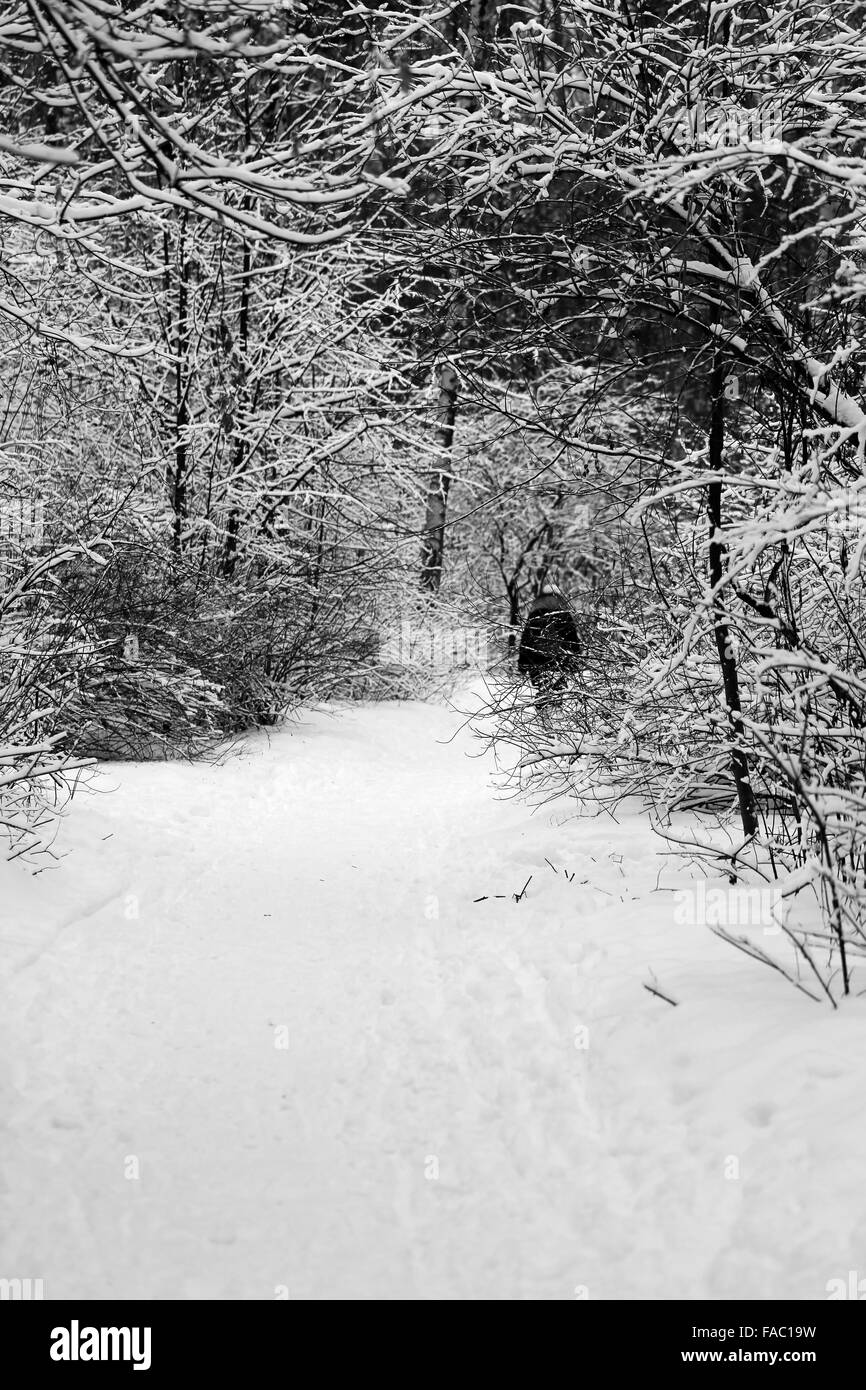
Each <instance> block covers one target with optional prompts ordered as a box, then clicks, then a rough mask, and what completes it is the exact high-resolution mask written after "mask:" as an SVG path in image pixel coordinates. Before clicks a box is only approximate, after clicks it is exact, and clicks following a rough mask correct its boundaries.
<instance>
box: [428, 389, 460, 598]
mask: <svg viewBox="0 0 866 1390" xmlns="http://www.w3.org/2000/svg"><path fill="white" fill-rule="evenodd" d="M457 391H458V379H457V373H456V371H455V370H454V368H453V367H452V366H451V364H450V363H446V364H445V365H444V366H443V367H442V369H441V371H440V373H439V402H438V406H437V411H436V417H437V430H436V441H437V444H438V446H439V450H440V453H441V455H442V457H443V464H442V466H441V467H440V468H437V469H436V471H435V472H434V473H433V474H431V477H430V482H429V484H428V488H427V512H426V518H425V524H424V542H423V545H422V548H421V587H422V588H423V589H429V590H430V591H431V592H432V593H438V591H439V588H440V586H441V583H442V561H443V557H444V552H445V521H446V516H447V511H448V490H449V488H450V486H451V477H452V474H451V468H450V464H451V453H452V449H453V446H454V426H455V423H456V420H457Z"/></svg>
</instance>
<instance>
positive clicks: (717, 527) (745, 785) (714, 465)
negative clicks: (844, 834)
mask: <svg viewBox="0 0 866 1390" xmlns="http://www.w3.org/2000/svg"><path fill="white" fill-rule="evenodd" d="M724 379H725V371H724V367H723V366H722V365H721V363H717V365H716V366H715V367H714V368H713V374H712V379H711V393H712V399H711V413H710V449H709V464H710V468H711V469H712V471H713V472H714V473H718V472H721V469H722V466H723V462H724V445H725V412H724ZM707 516H708V518H709V523H710V559H709V574H710V585H711V587H712V590H713V628H714V632H715V638H716V650H717V651H718V654H719V666H720V669H721V673H722V687H723V690H724V695H725V703H726V705H727V707H728V713H729V715H730V719H731V727H732V728H733V731H734V735H735V737H736V738H742V736H743V720H742V705H741V703H740V683H739V677H738V675H737V663H736V658H735V657H734V650H733V646H732V644H731V632H730V628H729V627H728V623H727V620H726V618H725V611H724V604H723V601H722V595H721V593H720V591H719V586H720V584H721V582H722V578H723V575H724V563H725V561H724V555H725V547H724V543H723V542H722V541H721V540H720V539H719V537H720V536H721V534H722V484H721V482H716V481H714V482H711V483H710V485H709V493H708V497H707ZM731 772H732V774H733V778H734V784H735V786H736V788H737V800H738V802H739V807H740V819H741V820H742V823H743V833H744V834H745V835H747V836H749V837H750V838H751V836H753V835H755V834H756V833H757V830H758V808H757V803H756V801H755V793H754V791H753V790H752V784H751V781H750V779H749V764H748V760H747V758H746V754H745V752H744V750H743V748H742V747H739V746H738V745H737V744H736V743H735V744H734V746H733V748H732V749H731Z"/></svg>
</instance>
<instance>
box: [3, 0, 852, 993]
mask: <svg viewBox="0 0 866 1390" xmlns="http://www.w3.org/2000/svg"><path fill="white" fill-rule="evenodd" d="M864 20H866V6H864V5H863V4H862V3H854V2H853V0H824V2H822V3H817V0H814V2H813V0H772V2H768V3H757V2H756V3H732V0H723V2H721V0H720V2H718V3H717V2H716V0H707V3H668V2H667V0H525V2H524V3H520V4H510V3H498V2H497V0H461V2H459V3H457V2H456V0H410V2H409V3H401V4H399V5H398V4H395V3H391V4H389V3H361V2H360V0H358V2H357V3H350V2H348V0H347V3H343V4H339V3H332V2H331V0H309V3H308V2H307V0H281V3H276V4H265V3H253V2H252V0H249V2H245V0H240V2H239V3H233V4H225V3H222V0H211V3H202V4H198V5H195V4H185V3H181V0H174V2H166V3H164V2H163V0H141V3H129V4H125V3H120V0H21V3H16V2H15V0H13V2H12V3H7V4H5V5H4V6H3V7H2V13H0V132H2V133H0V219H2V221H0V231H2V254H0V268H2V277H0V329H2V333H0V375H2V390H0V561H2V575H0V763H2V776H0V818H2V823H3V827H4V829H5V832H6V838H7V842H8V853H9V855H11V856H13V857H19V858H21V860H22V871H23V870H24V866H26V865H27V864H28V863H34V862H35V863H37V864H38V863H39V862H41V860H42V858H44V857H45V856H50V855H51V854H52V853H54V852H55V848H56V846H57V845H58V844H59V845H62V843H63V836H64V826H63V813H64V810H65V808H66V806H67V804H68V800H69V798H70V796H71V794H72V792H73V791H74V789H75V787H76V786H77V785H78V783H79V780H80V778H81V777H82V775H83V774H84V773H85V771H86V769H87V768H88V767H90V766H91V765H92V764H93V762H94V760H105V759H134V760H142V759H178V758H192V759H200V758H202V759H207V758H209V757H211V756H212V755H213V753H214V750H216V749H218V748H222V747H224V746H225V745H226V743H227V742H229V743H230V742H231V740H233V739H234V738H236V737H239V736H240V735H241V734H243V733H244V732H245V731H248V730H250V729H253V728H256V727H271V726H274V725H275V724H277V723H278V722H279V721H280V720H282V719H284V718H285V717H287V716H290V715H291V714H292V712H293V711H295V710H298V709H300V708H302V707H304V706H305V705H308V704H311V703H316V702H322V701H335V700H336V701H353V700H358V699H364V700H404V699H407V698H411V699H419V698H420V699H423V698H427V697H428V696H429V697H431V698H432V697H433V696H434V695H435V694H436V692H437V691H439V690H441V688H442V683H443V680H445V679H452V678H453V676H454V666H455V663H456V664H457V665H458V666H460V667H461V669H462V668H466V670H468V671H471V670H475V669H477V668H478V667H479V666H480V667H481V668H482V669H483V671H484V673H485V678H486V681H487V691H488V694H487V697H486V698H487V713H488V714H489V715H490V716H492V717H493V724H492V725H491V724H490V723H489V722H488V723H487V724H486V725H485V729H487V730H488V731H489V730H490V729H491V728H493V730H494V731H493V732H492V733H490V732H488V733H487V734H485V735H484V736H485V737H490V738H492V739H494V740H496V739H502V740H507V741H508V742H509V743H510V744H513V745H515V746H516V747H517V748H518V749H519V752H520V757H519V765H518V771H517V774H516V775H517V779H518V782H519V784H520V787H521V789H522V791H524V792H528V793H531V794H532V795H534V796H535V797H537V798H538V797H540V798H542V799H543V798H545V797H547V796H560V795H562V794H564V795H566V796H567V797H569V798H571V799H572V801H573V803H574V806H575V809H576V810H577V811H580V812H582V813H592V814H596V813H598V811H599V810H602V811H608V810H615V808H616V807H618V806H620V805H623V804H626V803H628V804H634V803H635V801H636V802H637V803H639V804H640V805H641V806H643V807H644V808H645V809H646V811H647V813H648V814H649V816H650V817H651V819H652V823H653V824H654V826H655V827H656V828H657V830H658V832H659V835H660V836H661V837H662V842H663V843H665V844H666V846H667V849H668V850H669V851H673V852H674V853H675V854H676V855H678V856H682V857H683V858H684V859H685V860H686V861H688V862H689V863H693V864H698V865H700V866H702V872H705V873H706V874H708V875H711V876H714V880H715V881H720V882H723V883H730V884H743V885H753V886H754V885H757V886H758V887H760V888H761V889H766V890H767V891H768V892H771V893H773V894H774V895H777V900H778V925H779V928H780V933H779V934H780V937H781V945H782V946H783V947H784V950H783V951H782V950H780V949H779V945H780V943H779V942H776V941H773V942H768V943H766V944H762V943H761V941H760V939H756V938H755V937H754V936H751V937H746V936H744V935H742V934H741V933H739V932H738V931H737V930H736V929H735V928H733V927H732V926H731V924H730V923H727V924H726V923H725V922H719V923H716V924H715V930H716V931H717V932H718V933H719V934H721V935H723V936H725V937H727V938H728V939H729V941H730V944H731V945H732V946H734V947H739V948H740V949H741V950H745V951H747V953H748V954H750V955H752V956H754V957H755V958H756V960H757V961H758V962H762V963H764V964H767V965H769V966H771V967H772V968H773V969H774V970H777V971H782V973H783V974H785V975H786V977H787V978H788V979H789V980H790V981H791V983H792V984H793V985H795V986H796V987H797V989H799V990H801V991H804V992H805V993H806V994H808V995H810V996H812V998H814V999H816V1000H820V1001H824V1002H825V1003H830V1004H831V1005H836V1004H838V1003H839V1001H840V1000H841V999H842V998H843V997H844V996H845V995H848V994H850V993H852V992H854V993H856V992H859V983H858V981H859V979H860V976H859V975H858V971H857V967H858V965H859V963H860V962H861V960H862V959H863V955H864V949H866V625H864V591H863V560H864V552H866V490H864V489H866V485H864V465H866V402H864V394H863V388H864V373H866V334H864V319H863V314H864V296H866V201H864V197H866V195H864V188H866V29H864ZM547 582H553V583H555V584H556V585H557V586H558V587H559V589H560V590H561V592H562V593H563V594H565V595H566V596H567V598H568V601H569V604H570V607H571V610H572V612H573V614H574V616H575V621H576V624H577V628H578V631H579V635H580V641H581V651H582V659H581V663H580V666H579V669H578V671H577V674H576V676H575V679H574V683H573V688H572V689H571V690H570V691H569V694H568V698H567V699H566V701H565V702H564V703H563V705H562V708H561V710H560V712H559V714H558V717H557V719H556V720H555V721H554V725H553V727H549V726H548V727H545V728H541V727H540V726H539V724H538V721H537V720H535V719H534V718H533V716H532V706H531V702H530V701H528V700H527V697H526V692H525V690H522V688H521V685H520V682H519V680H518V676H517V671H516V668H515V658H516V648H517V645H518V640H519V635H520V629H521V625H522V623H523V620H524V615H525V613H526V610H527V607H528V605H529V603H530V602H531V600H532V599H533V598H534V597H535V596H536V595H537V594H538V593H539V592H540V590H541V588H542V587H543V586H544V584H545V583H547ZM437 643H438V648H437ZM437 650H439V651H441V650H447V651H448V652H449V653H451V658H452V659H451V662H450V666H449V663H448V662H447V661H446V662H445V665H446V666H448V667H449V669H448V671H446V672H445V674H444V675H443V671H442V669H440V668H441V667H442V665H443V663H442V662H438V663H437V661H436V660H435V659H433V660H431V653H432V654H433V656H434V657H435V655H436V651H437ZM774 900H775V899H774ZM710 925H713V923H712V921H711V923H710Z"/></svg>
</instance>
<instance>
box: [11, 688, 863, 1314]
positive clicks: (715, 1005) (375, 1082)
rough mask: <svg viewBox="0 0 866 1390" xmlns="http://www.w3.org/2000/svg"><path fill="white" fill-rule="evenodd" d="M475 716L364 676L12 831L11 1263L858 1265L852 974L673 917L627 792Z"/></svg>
mask: <svg viewBox="0 0 866 1390" xmlns="http://www.w3.org/2000/svg"><path fill="white" fill-rule="evenodd" d="M463 723H464V721H463V720H462V718H461V717H460V715H459V714H458V713H456V712H454V711H453V710H450V709H447V708H444V707H437V706H431V705H423V704H379V705H360V706H352V707H347V708H343V709H341V710H339V711H333V710H331V711H319V712H315V713H310V714H307V715H305V716H304V717H303V719H302V720H301V721H300V722H298V723H297V724H295V725H294V726H290V727H287V728H285V729H282V730H280V731H278V732H276V733H274V734H272V735H271V737H270V738H266V737H265V736H264V735H256V736H254V737H252V738H251V739H250V740H249V742H248V743H247V745H246V746H245V749H244V751H243V752H242V753H241V754H240V755H239V756H235V757H230V758H227V759H226V760H225V761H223V762H222V763H220V764H216V765H197V766H187V765H180V764H151V765H132V764H125V765H114V766H112V767H106V768H104V769H103V771H102V774H101V776H100V778H99V780H98V782H97V784H96V785H97V787H98V789H99V791H100V792H101V793H102V794H99V795H82V796H80V797H79V798H77V799H76V801H75V803H74V805H73V809H72V813H71V815H70V816H69V818H68V820H67V822H66V824H65V825H64V827H63V830H62V841H61V843H62V847H63V849H64V850H65V851H66V852H67V853H66V857H65V858H64V859H63V860H62V861H61V863H60V864H59V865H58V866H57V867H56V868H54V869H49V870H46V871H45V872H42V873H40V874H38V875H37V876H32V875H31V874H29V873H28V872H27V870H26V869H25V868H24V867H23V866H22V865H21V864H4V865H3V866H2V867H0V888H2V908H0V936H2V959H3V972H4V975H3V988H4V996H5V1008H4V1010H3V1030H2V1031H3V1036H2V1039H0V1042H2V1057H3V1059H4V1061H3V1063H2V1068H3V1070H2V1076H0V1089H2V1111H0V1113H2V1115H3V1130H2V1138H0V1143H2V1151H3V1167H2V1171H3V1180H2V1183H0V1231H2V1235H0V1242H2V1244H0V1275H3V1276H4V1277H8V1278H12V1277H22V1278H23V1277H31V1278H37V1277H38V1278H42V1279H44V1281H45V1294H46V1297H48V1298H67V1297H84V1298H156V1299H177V1298H181V1299H183V1298H215V1299H222V1298H245V1299H271V1298H274V1297H281V1296H288V1297H290V1298H303V1299H349V1298H351V1299H364V1298H377V1299H407V1298H408V1299H573V1298H575V1297H584V1296H587V1297H589V1298H593V1299H595V1298H613V1299H627V1298H637V1297H642V1298H666V1299H678V1298H689V1297H697V1298H713V1299H716V1298H731V1297H745V1298H758V1299H760V1298H771V1297H781V1298H804V1299H822V1298H825V1297H826V1296H827V1284H828V1282H829V1281H830V1280H832V1279H842V1280H845V1281H846V1283H847V1281H848V1276H849V1271H851V1270H855V1271H856V1270H859V1271H862V1272H863V1273H864V1274H866V1189H864V1185H863V1181H862V1173H863V1168H864V1159H866V1135H864V1132H863V1126H862V1122H861V1114H860V1107H861V1104H862V1096H863V1094H864V1081H866V1076H864V1072H866V1049H864V1047H863V1036H864V1025H866V1016H864V1008H863V1004H862V1002H861V1001H856V1000H855V1001H851V1002H849V1003H848V1004H846V1005H845V1006H844V1007H842V1008H840V1009H839V1010H838V1011H835V1012H834V1011H833V1010H831V1009H829V1008H827V1007H825V1006H819V1005H816V1004H814V1003H811V1002H810V1001H809V1000H807V999H805V998H804V997H803V996H801V995H799V994H797V993H796V991H794V990H793V989H792V988H791V986H790V985H788V984H786V983H785V982H784V981H783V980H781V979H780V978H779V977H778V976H776V975H775V974H773V972H771V971H769V970H766V969H763V968H762V967H760V966H758V965H755V964H754V963H752V962H750V961H748V960H747V959H746V958H745V957H743V956H742V955H741V954H739V953H737V952H736V951H734V950H732V949H731V948H730V947H729V946H726V945H725V944H724V943H722V942H720V941H719V940H718V939H717V938H715V937H714V936H713V935H712V933H711V932H710V931H709V930H708V929H707V928H705V927H703V926H700V925H695V924H694V923H691V924H690V923H689V922H686V921H683V920H681V919H682V918H683V916H684V914H683V913H682V912H680V913H677V912H676V910H675V890H676V889H677V888H682V887H683V885H688V883H689V882H690V881H691V880H690V878H689V872H688V871H687V870H686V869H684V868H683V867H682V866H681V865H678V864H677V863H676V861H674V860H672V858H671V857H670V856H669V855H664V854H662V853H661V849H662V846H661V844H660V842H659V840H658V839H657V838H655V837H654V836H653V835H652V833H651V832H650V830H649V829H648V827H647V824H646V822H645V819H644V818H643V816H641V815H640V814H638V813H635V814H633V815H626V816H623V817H622V818H621V819H620V820H619V821H618V822H614V821H613V820H611V819H609V818H607V817H604V818H591V819H580V818H575V817H574V815H573V808H572V807H569V806H568V805H567V804H565V803H562V802H560V803H558V804H554V805H551V806H547V807H542V808H539V809H537V810H535V811H533V810H532V808H531V807H529V806H528V805H526V804H525V803H524V802H521V801H519V800H517V799H514V798H511V797H504V796H503V795H502V794H501V793H500V792H498V791H497V789H496V786H495V785H494V783H495V778H494V776H493V773H494V769H493V767H492V764H491V762H490V759H489V755H487V754H485V753H483V751H482V748H481V745H480V744H479V743H478V742H476V741H473V739H472V736H471V734H470V733H469V732H468V731H467V730H466V729H465V728H464V727H463ZM467 754H468V755H470V756H467ZM547 860H549V861H550V863H549V864H548V863H547V862H546V861H547ZM551 865H552V866H553V867H551ZM566 870H567V871H568V874H569V875H572V874H573V878H570V879H568V878H566V874H565V871H566ZM530 875H531V880H530V882H529V885H528V887H527V888H526V892H525V894H523V895H522V896H521V897H520V898H519V901H516V900H515V896H514V895H519V894H520V890H521V889H522V888H523V887H524V885H525V884H526V881H527V879H530ZM496 895H503V896H500V897H497V896H496ZM479 898H483V899H484V900H483V901H475V900H476V899H479ZM653 981H655V982H656V983H657V985H658V987H659V988H660V989H661V990H662V991H663V992H664V993H665V994H668V995H669V996H670V997H671V998H672V999H675V1000H677V1001H678V1006H677V1007H671V1005H670V1004H668V1003H666V1002H664V1001H663V1000H661V999H659V998H657V997H654V996H653V995H651V994H650V993H649V992H647V991H646V990H645V989H644V988H643V985H644V983H652V982H653ZM284 1044H287V1045H284Z"/></svg>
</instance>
